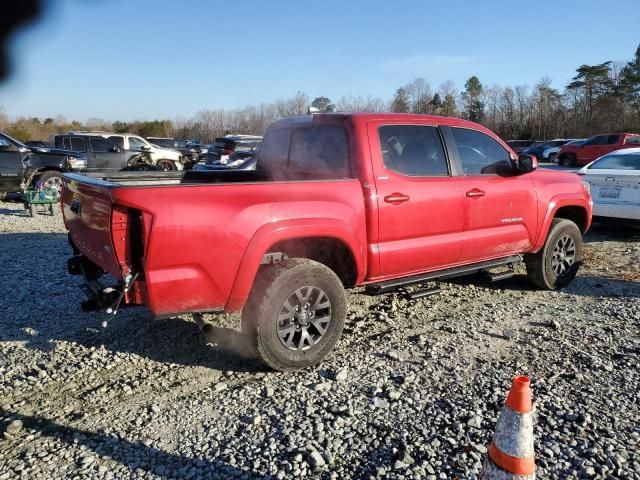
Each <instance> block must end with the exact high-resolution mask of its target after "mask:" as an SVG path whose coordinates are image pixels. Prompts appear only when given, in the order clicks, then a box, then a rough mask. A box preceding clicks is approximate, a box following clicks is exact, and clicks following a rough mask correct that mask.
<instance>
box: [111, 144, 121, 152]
mask: <svg viewBox="0 0 640 480" xmlns="http://www.w3.org/2000/svg"><path fill="white" fill-rule="evenodd" d="M109 151H110V152H112V153H119V152H120V148H118V146H117V145H114V146H113V147H111V148H110V149H109Z"/></svg>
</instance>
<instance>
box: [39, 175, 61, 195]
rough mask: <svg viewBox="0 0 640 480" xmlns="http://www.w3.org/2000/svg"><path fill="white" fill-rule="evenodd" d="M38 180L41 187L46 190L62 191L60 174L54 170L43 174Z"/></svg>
mask: <svg viewBox="0 0 640 480" xmlns="http://www.w3.org/2000/svg"><path fill="white" fill-rule="evenodd" d="M38 180H40V183H41V184H42V187H43V188H44V189H46V190H57V191H58V192H61V191H62V173H60V172H58V171H56V170H48V171H46V172H44V173H43V174H42V175H40V178H38Z"/></svg>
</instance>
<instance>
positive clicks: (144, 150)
mask: <svg viewBox="0 0 640 480" xmlns="http://www.w3.org/2000/svg"><path fill="white" fill-rule="evenodd" d="M140 150H142V151H143V152H146V151H147V150H151V147H147V146H146V145H142V146H141V147H140Z"/></svg>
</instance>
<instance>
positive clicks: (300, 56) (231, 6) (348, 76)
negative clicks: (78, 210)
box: [0, 0, 640, 121]
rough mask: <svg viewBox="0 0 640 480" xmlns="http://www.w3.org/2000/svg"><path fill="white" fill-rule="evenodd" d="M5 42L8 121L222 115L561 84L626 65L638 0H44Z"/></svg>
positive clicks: (0, 88)
mask: <svg viewBox="0 0 640 480" xmlns="http://www.w3.org/2000/svg"><path fill="white" fill-rule="evenodd" d="M44 3H45V6H46V9H45V14H44V15H43V17H42V19H41V20H40V21H39V22H37V23H35V24H32V25H31V26H29V27H28V28H26V29H23V30H21V31H19V32H17V33H15V34H14V35H13V37H12V39H11V44H10V45H11V53H12V75H11V77H10V78H9V79H8V80H7V81H5V82H4V84H1V85H0V106H2V107H3V108H4V111H5V113H6V114H7V115H9V117H10V118H12V119H13V118H16V117H19V116H29V117H32V116H37V117H41V118H44V117H55V116H56V115H58V114H62V115H64V116H65V117H66V118H67V119H69V120H71V119H75V120H80V121H86V120H87V119H89V118H102V119H105V120H108V121H115V120H123V121H127V120H150V119H156V118H168V119H176V118H189V117H191V116H192V115H193V114H195V113H196V112H197V111H198V110H201V109H220V108H223V109H235V108H241V107H244V106H247V105H253V104H259V103H262V102H273V101H275V100H276V99H278V98H286V97H291V96H293V95H295V94H296V92H298V91H302V92H305V93H306V94H307V95H309V97H310V98H311V99H313V98H314V97H316V96H321V95H322V96H327V97H329V98H331V99H332V100H333V101H337V100H338V99H339V98H340V97H341V96H343V95H365V96H366V95H372V96H377V97H381V98H383V99H385V100H388V99H390V98H392V96H393V93H394V92H395V90H396V89H397V88H398V87H400V86H402V85H405V84H406V83H408V82H410V81H412V80H413V79H415V78H417V77H424V78H425V79H426V80H427V81H428V82H429V83H430V84H431V86H432V87H433V88H437V86H438V85H439V84H440V83H442V82H443V81H446V80H452V81H453V82H455V84H456V86H457V87H458V88H459V89H461V88H462V87H463V85H464V82H465V81H466V79H467V78H468V77H469V76H471V75H476V76H478V77H479V78H480V81H481V82H482V83H483V84H484V85H488V86H491V85H494V84H498V85H502V86H506V85H512V86H515V85H523V84H526V85H529V86H533V85H534V84H535V83H536V82H538V81H539V80H540V79H541V78H542V77H544V76H547V77H550V78H551V79H552V80H553V85H554V86H555V87H557V88H563V87H564V86H565V85H566V84H567V83H568V82H569V81H570V79H571V77H572V76H573V75H575V69H576V67H578V66H580V65H582V64H595V63H601V62H604V61H607V60H613V61H627V60H629V59H630V58H631V56H632V55H633V53H634V52H635V50H636V48H637V46H638V44H639V43H640V35H639V34H638V33H639V32H640V29H639V27H638V25H640V21H639V20H640V8H638V6H639V5H638V0H618V1H616V2H615V6H614V5H613V4H603V3H602V2H600V1H593V0H566V1H559V0H538V1H525V0H510V1H503V0H496V1H489V0H485V1H478V0H457V1H456V0H448V1H444V2H443V1H431V0H414V1H410V0H393V1H389V0H386V1H385V0H340V1H338V0H290V1H286V0H270V1H264V0H233V1H231V0H229V1H222V0H49V1H46V0H45V2H44Z"/></svg>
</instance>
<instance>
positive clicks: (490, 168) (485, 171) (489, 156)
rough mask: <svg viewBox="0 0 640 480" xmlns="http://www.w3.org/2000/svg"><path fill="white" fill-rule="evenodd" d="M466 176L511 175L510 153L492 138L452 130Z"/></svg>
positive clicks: (456, 129) (469, 131) (465, 131)
mask: <svg viewBox="0 0 640 480" xmlns="http://www.w3.org/2000/svg"><path fill="white" fill-rule="evenodd" d="M451 133H452V134H453V138H454V140H455V142H456V148H457V149H458V156H459V157H460V163H461V164H462V170H463V171H464V174H465V175H495V174H500V173H511V171H512V166H511V157H510V156H509V152H508V151H507V150H506V149H505V148H504V147H503V146H502V145H500V144H499V143H498V142H497V141H496V140H494V139H493V138H491V137H490V136H488V135H486V134H484V133H482V132H478V131H476V130H469V129H466V128H455V127H452V128H451Z"/></svg>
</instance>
